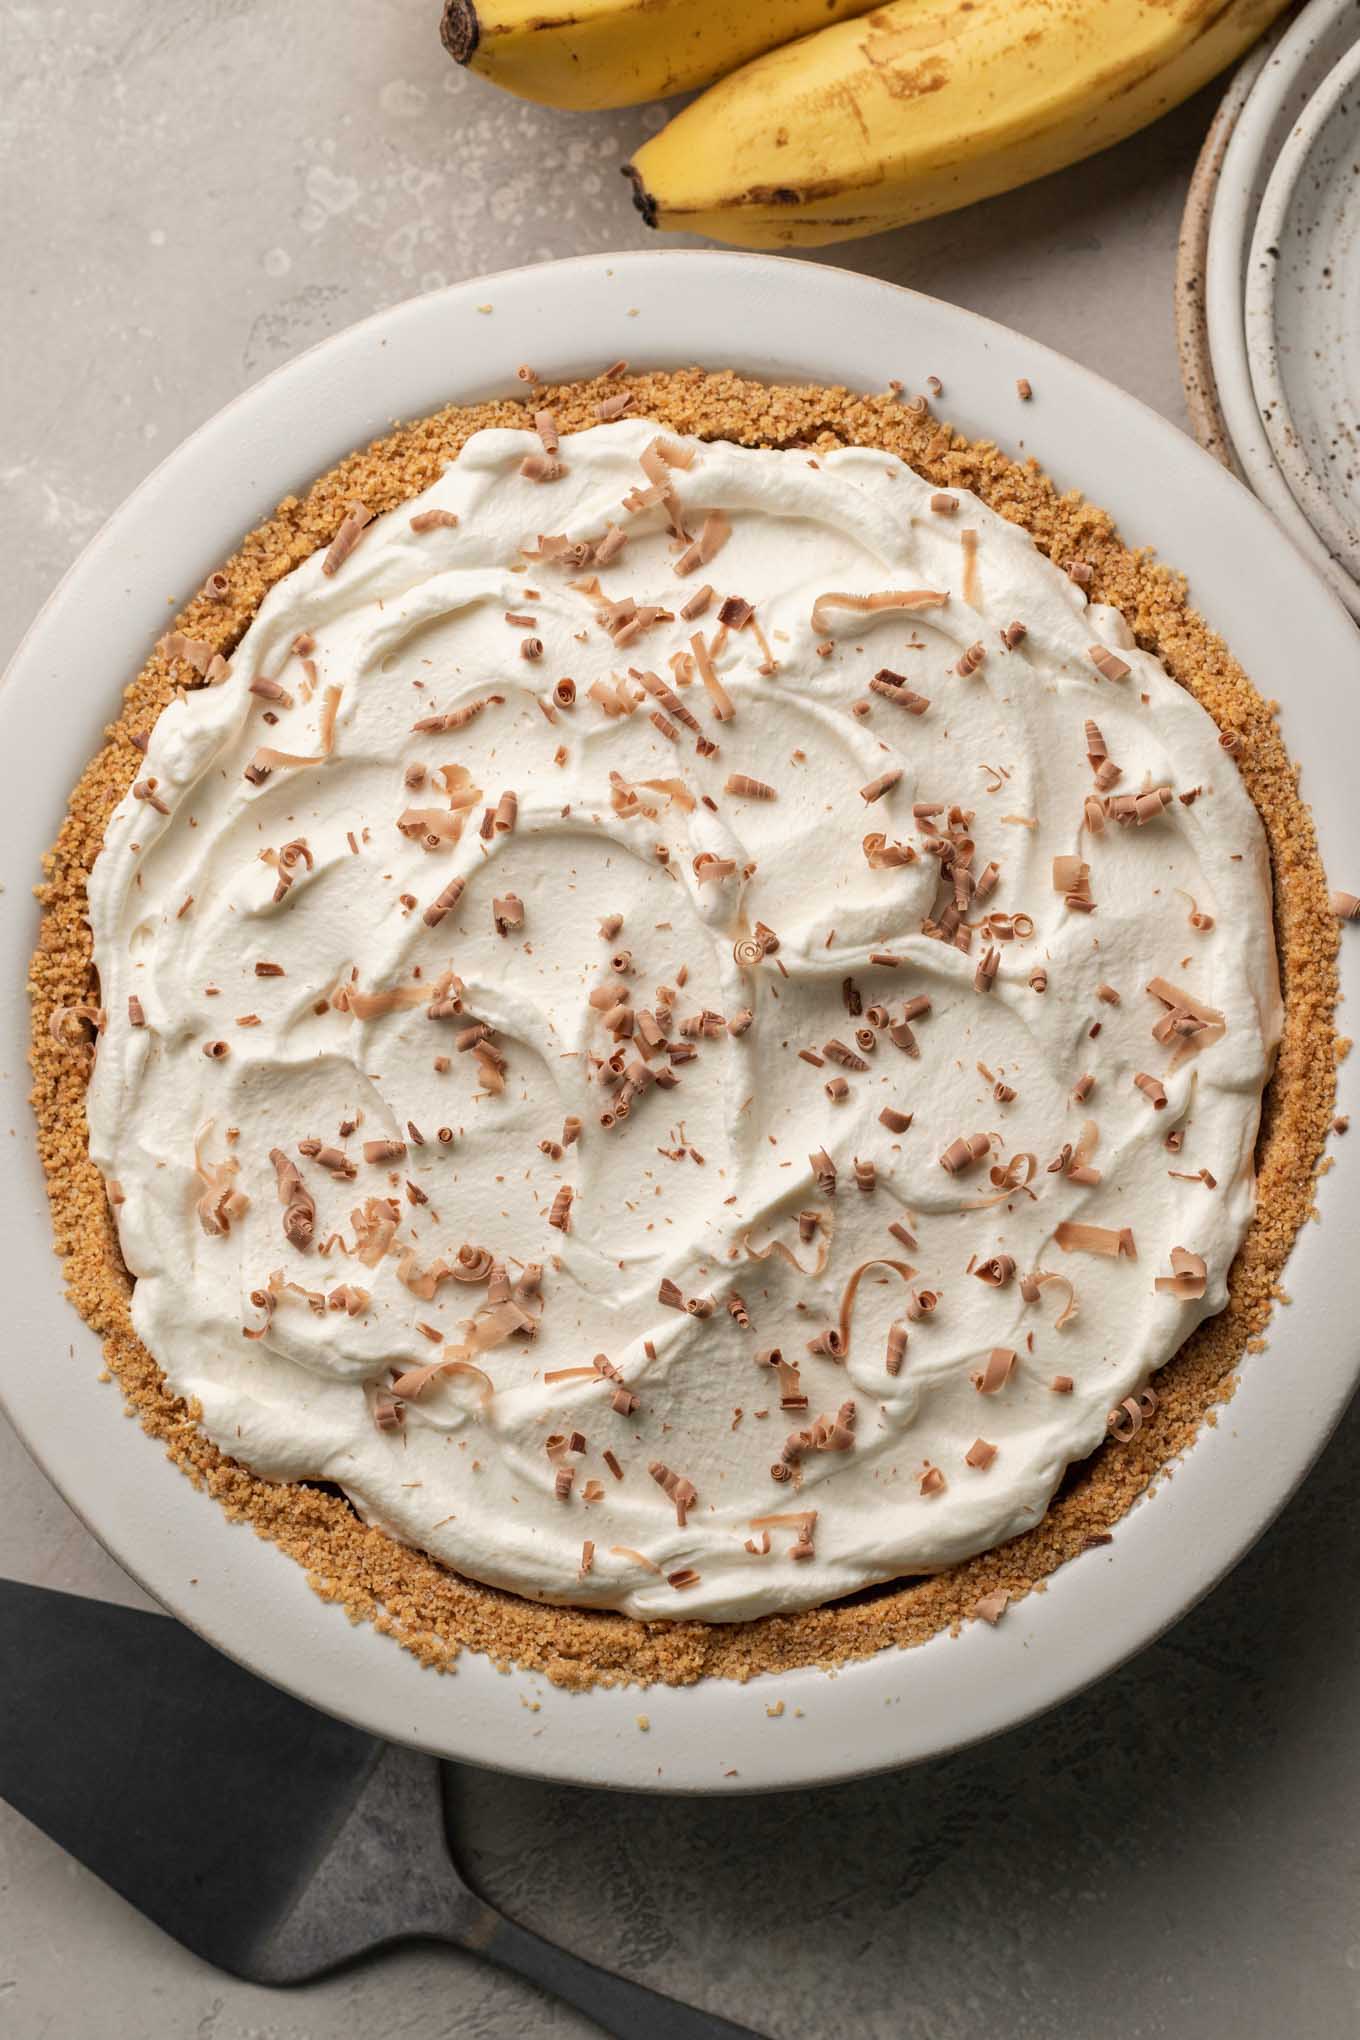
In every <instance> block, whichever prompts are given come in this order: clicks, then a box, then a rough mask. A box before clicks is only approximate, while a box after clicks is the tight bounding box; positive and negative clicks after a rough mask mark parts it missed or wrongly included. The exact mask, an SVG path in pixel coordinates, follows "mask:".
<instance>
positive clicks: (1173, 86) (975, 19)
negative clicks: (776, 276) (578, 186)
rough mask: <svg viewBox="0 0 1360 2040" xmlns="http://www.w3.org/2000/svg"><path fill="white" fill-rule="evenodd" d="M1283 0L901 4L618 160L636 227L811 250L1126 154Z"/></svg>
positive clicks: (800, 48) (743, 80)
mask: <svg viewBox="0 0 1360 2040" xmlns="http://www.w3.org/2000/svg"><path fill="white" fill-rule="evenodd" d="M1286 4H1287V0H895V4H891V5H888V6H884V7H879V8H876V9H875V11H874V12H873V13H871V14H868V15H866V16H864V17H863V18H862V19H858V20H855V21H850V22H845V23H842V24H841V25H839V26H837V27H832V28H824V29H822V30H821V31H820V32H819V33H818V34H816V35H809V36H805V37H804V38H803V40H802V41H801V42H795V43H789V44H787V45H786V46H785V47H784V48H782V49H776V50H771V51H770V53H769V54H768V55H767V56H763V57H758V58H757V59H756V60H755V61H754V62H753V63H749V64H747V65H745V67H744V68H743V69H742V70H740V71H734V72H733V73H732V74H731V76H730V77H726V78H724V79H723V80H722V82H721V83H720V84H718V85H715V86H713V88H712V89H711V90H710V91H708V92H706V93H704V94H703V96H702V97H701V98H699V99H697V100H695V101H694V102H693V103H692V104H691V105H689V106H687V107H685V108H683V109H682V111H681V112H680V113H678V114H677V115H676V116H675V118H674V119H673V120H672V121H671V122H670V123H669V125H668V126H667V127H665V128H663V129H662V130H661V132H660V133H659V134H658V135H655V136H653V138H652V139H651V140H650V141H648V142H645V143H644V144H643V146H642V148H641V149H639V150H638V152H637V154H636V156H635V157H634V158H633V161H632V162H631V163H629V164H627V165H626V166H625V169H626V173H627V175H628V176H630V177H631V178H632V180H633V186H634V199H635V203H636V204H637V207H638V210H639V211H640V212H641V213H642V216H643V218H644V219H645V220H646V221H647V223H648V225H649V226H653V227H659V228H661V229H662V230H663V231H668V232H684V233H697V234H708V235H711V236H712V238H713V239H714V240H717V241H728V242H731V243H733V244H734V245H736V246H737V247H741V248H790V247H804V248H807V247H817V246H820V245H823V244H824V243H826V242H828V241H848V240H854V239H855V238H857V237H858V236H859V235H861V234H876V233H880V232H882V231H883V230H884V229H885V228H888V227H898V226H902V225H904V224H905V223H906V222H907V221H908V220H918V219H925V218H927V217H928V216H929V215H930V214H932V213H940V212H948V211H949V210H950V208H951V207H954V206H960V205H969V204H971V203H972V202H973V200H975V199H979V198H987V197H989V196H990V195H991V194H992V193H994V192H998V191H1008V190H1010V189H1011V188H1012V187H1013V186H1014V185H1017V184H1024V183H1026V182H1028V181H1029V179H1031V178H1034V177H1042V176H1044V175H1045V174H1046V173H1047V172H1048V171H1050V170H1059V169H1062V168H1063V167H1064V165H1066V164H1068V163H1075V162H1077V161H1078V160H1079V159H1080V158H1081V157H1083V156H1089V155H1093V154H1094V153H1095V151H1096V150H1097V149H1104V148H1107V147H1108V146H1109V145H1110V144H1111V143H1112V142H1118V141H1122V140H1123V138H1124V137H1125V136H1126V135H1130V134H1132V133H1133V132H1134V130H1135V129H1136V128H1140V127H1143V126H1144V125H1145V124H1146V123H1147V122H1148V121H1151V120H1155V119H1156V117H1157V115H1158V114H1160V113H1165V112H1166V111H1167V110H1168V109H1169V108H1170V107H1173V106H1176V105H1177V104H1179V102H1180V101H1181V100H1182V99H1186V98H1188V97H1189V95H1190V94H1191V93H1192V92H1195V91H1197V90H1198V89H1199V87H1200V86H1201V85H1203V84H1204V83H1205V82H1206V80H1207V79H1209V78H1212V77H1213V75H1214V73H1215V72H1216V71H1219V70H1221V69H1222V68H1223V66H1224V65H1225V64H1229V63H1231V62H1232V60H1233V59H1234V58H1235V57H1236V56H1238V55H1240V53H1241V52H1242V51H1243V50H1244V49H1246V48H1247V47H1248V45H1249V44H1251V43H1253V42H1254V41H1255V40H1256V38H1257V37H1258V36H1259V35H1260V34H1261V33H1262V32H1263V30H1264V29H1265V28H1267V27H1268V26H1269V24H1270V22H1271V21H1273V20H1274V18H1275V16H1276V15H1278V14H1280V13H1281V12H1282V11H1283V9H1284V7H1285V5H1286Z"/></svg>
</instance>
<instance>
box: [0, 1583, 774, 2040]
mask: <svg viewBox="0 0 1360 2040" xmlns="http://www.w3.org/2000/svg"><path fill="white" fill-rule="evenodd" d="M0 1796H3V1797H4V1798H5V1799H7V1800H8V1801H9V1802H10V1804H11V1806H13V1807H15V1808H17V1810H18V1811H19V1812H20V1813H21V1814H23V1815H24V1817H25V1819H27V1820H30V1821H32V1822H33V1824H34V1826H35V1827H39V1828H41V1829H42V1831H43V1833H44V1834H47V1835H50V1836H51V1837H52V1839H53V1841H55V1842H58V1843H59V1844H60V1845H61V1847H62V1848H64V1849H66V1850H69V1852H70V1853H71V1855H73V1856H75V1857H76V1858H77V1859H78V1861H80V1862H81V1863H83V1864H84V1865H85V1867H86V1868H87V1869H89V1870H92V1871H93V1872H94V1873H95V1875H96V1876H97V1877H100V1878H102V1879H103V1881H104V1882H105V1883H106V1884H109V1885H111V1886H112V1887H113V1889H114V1890H115V1891H116V1892H118V1893H119V1894H120V1895H121V1896H122V1897H123V1898H125V1899H127V1900H128V1902H129V1903H130V1904H131V1905H134V1906H136V1907H137V1909H138V1911H139V1912H143V1913H145V1914H146V1915H147V1917H148V1918H149V1919H152V1920H154V1921H155V1922H156V1924H157V1926H159V1927H162V1928H164V1930H165V1932H166V1933H167V1934H172V1935H173V1936H174V1938H175V1939H176V1940H177V1941H180V1942H182V1943H183V1944H184V1946H185V1947H186V1948H190V1949H192V1950H193V1952H194V1953H195V1954H196V1955H200V1956H202V1957H203V1959H204V1960H205V1961H206V1962H211V1963H212V1964H214V1966H215V1967H217V1968H218V1969H225V1970H228V1971H230V1972H231V1974H232V1975H234V1976H240V1977H244V1978H245V1979H246V1980H247V1981H249V1982H251V1983H263V1984H289V1983H303V1982H306V1981H307V1980H308V1979H310V1978H312V1977H317V1976H323V1975H325V1973H326V1972H327V1971H328V1970H332V1969H334V1968H336V1967H337V1966H338V1965H339V1964H341V1963H344V1962H349V1961H351V1960H353V1959H354V1958H355V1957H356V1956H359V1955H365V1954H368V1953H370V1952H371V1951H372V1950H374V1949H377V1948H383V1947H387V1946H390V1945H391V1944H392V1943H393V1942H396V1941H406V1940H411V1939H416V1938H423V1939H428V1940H436V1941H451V1942H452V1943H453V1944H454V1946H455V1947H458V1948H467V1949H470V1950H472V1951H474V1952H475V1953H477V1954H479V1955H485V1956H486V1957H488V1959H489V1960H490V1961H492V1962H497V1963H499V1964H500V1965H501V1966H502V1967H503V1968H505V1969H511V1970H514V1971H515V1972H516V1974H517V1975H520V1976H524V1977H528V1978H529V1979H530V1981H531V1982H533V1983H536V1984H538V1985H540V1986H541V1987H542V1988H543V1989H544V1990H547V1991H551V1992H553V1993H554V1994H555V1995H556V1996H558V1997H561V1998H565V1999H566V2000H567V2001H568V2002H569V2003H570V2004H573V2005H575V2006H576V2007H577V2009H578V2010H579V2011H582V2012H585V2013H586V2014H587V2016H588V2017H590V2018H592V2019H594V2020H595V2021H596V2022H597V2023H598V2024H599V2025H600V2026H602V2027H603V2028H604V2030H605V2031H606V2032H607V2033H614V2034H617V2035H620V2036H622V2040H723V2036H727V2040H753V2036H752V2034H751V2032H750V2029H749V2028H748V2027H745V2026H734V2025H732V2024H731V2023H730V2022H729V2021H728V2020H726V2019H719V2018H715V2017H713V2016H712V2014H710V2013H708V2012H701V2011H696V2010H694V2009H692V2008H691V2007H690V2006H688V2005H682V2004H677V2003H676V2002H675V2000H674V1999H673V1998H666V1997H661V1996H658V1994H657V1993H656V1992H655V1991H650V1990H647V1989H645V1988H644V1986H643V1985H641V1984H638V1983H630V1982H629V1981H628V1980H627V1979H626V1978H624V1977H621V1976H611V1975H610V1974H609V1973H608V1972H607V1971H606V1970H603V1969H596V1968H595V1967H594V1965H593V1964H591V1963H589V1962H583V1961H582V1960H581V1959H580V1957H579V1956H576V1955H569V1954H568V1953H567V1952H566V1950H565V1949H562V1948H555V1947H553V1946H552V1944H551V1943H550V1942H548V1941H541V1940H540V1939H539V1938H538V1936H537V1935H536V1934H531V1933H528V1932H526V1930H525V1929H524V1928H523V1927H517V1926H515V1925H513V1924H512V1922H511V1921H509V1920H507V1919H502V1917H501V1915H500V1914H499V1913H498V1912H495V1911H493V1909H492V1908H491V1907H490V1906H489V1905H486V1904H484V1903H483V1901H482V1900H481V1899H480V1898H478V1897H477V1896H476V1894H475V1893H474V1892H472V1891H470V1890H469V1889H468V1887H467V1885H466V1884H464V1882H463V1880H462V1878H461V1877H460V1876H459V1874H458V1872H457V1870H456V1869H455V1868H454V1866H453V1863H452V1862H451V1860H450V1858H449V1853H448V1848H447V1845H446V1840H445V1830H444V1802H443V1793H442V1789H441V1780H440V1770H439V1764H438V1761H437V1760H436V1759H435V1758H434V1757H428V1756H422V1755H421V1754H419V1753H418V1752H417V1751H415V1750H407V1749H401V1748H398V1747H397V1746H396V1745H394V1744H389V1743H383V1742H379V1741H378V1740H377V1739H376V1738H375V1737H373V1736H370V1735H365V1734H364V1733H363V1732H362V1731H361V1730H359V1729H357V1728H349V1727H347V1726H346V1725H345V1724H344V1723H343V1722H340V1721H334V1720H332V1719H331V1718H330V1716H329V1715H325V1714H318V1713H316V1712H315V1711H314V1710H313V1709H312V1708H310V1707H307V1706H305V1705H304V1704H303V1703H302V1702H301V1701H299V1700H293V1699H291V1698H290V1697H289V1696H288V1695H287V1694H286V1693H281V1692H279V1691H278V1690H277V1689H276V1688H275V1687H273V1686H268V1685H265V1684H264V1682H263V1681H262V1680H259V1679H257V1678H255V1677H254V1676H253V1675H252V1674H251V1673H249V1672H245V1671H242V1670H241V1669H240V1667H239V1666H237V1665H235V1664H233V1663H232V1662H231V1661H230V1660H229V1659H228V1658H225V1657H223V1656H221V1655H220V1654H219V1653H218V1652H217V1651H215V1650H213V1649H212V1648H211V1647H210V1646H209V1645H208V1644H205V1643H202V1642H200V1640H199V1639H198V1638H197V1637H196V1636H194V1635H193V1634H191V1632H190V1631H189V1630H187V1629H185V1628H183V1627H181V1625H180V1624H179V1623H178V1622H173V1621H169V1620H167V1619H166V1618H165V1617H164V1616H161V1615H149V1614H144V1613H142V1612H140V1611H138V1610H134V1609H130V1608H118V1607H114V1606H112V1605H110V1604H109V1603H107V1602H103V1601H90V1600H85V1599H82V1598H80V1597H78V1596H76V1595H72V1594H58V1593H53V1592H52V1591H51V1590H50V1589H48V1588H45V1587H28V1586H20V1585H18V1584H16V1583H15V1582H13V1581H8V1580H0Z"/></svg>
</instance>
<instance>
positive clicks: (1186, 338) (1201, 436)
mask: <svg viewBox="0 0 1360 2040" xmlns="http://www.w3.org/2000/svg"><path fill="white" fill-rule="evenodd" d="M1282 34H1283V27H1282V25H1281V26H1277V27H1276V28H1275V29H1273V30H1272V31H1271V33H1270V35H1268V36H1267V37H1266V38H1265V40H1264V41H1262V42H1259V43H1258V44H1257V45H1256V48H1255V49H1254V50H1249V51H1248V52H1247V54H1246V56H1245V57H1244V58H1243V59H1242V61H1241V63H1240V64H1239V65H1238V67H1237V69H1236V70H1235V71H1234V72H1233V75H1232V80H1231V83H1230V84H1229V86H1228V89H1227V91H1226V92H1225V93H1224V95H1223V97H1222V99H1221V100H1220V101H1219V103H1218V111H1217V112H1216V113H1215V115H1214V117H1213V120H1212V121H1211V122H1210V124H1209V132H1208V134H1207V135H1206V136H1205V137H1204V145H1203V147H1202V148H1201V150H1200V152H1199V155H1198V156H1197V158H1196V159H1195V168H1194V172H1193V175H1192V176H1191V179H1190V189H1189V191H1188V192H1187V193H1186V198H1185V211H1184V212H1183V213H1182V214H1181V231H1180V238H1179V240H1178V241H1177V244H1176V299H1175V302H1176V352H1177V354H1178V356H1179V358H1180V369H1181V388H1182V389H1183V390H1184V392H1185V408H1186V410H1187V411H1188V412H1189V413H1190V429H1191V431H1192V432H1193V433H1194V435H1195V437H1196V439H1197V440H1198V441H1199V443H1200V445H1201V446H1202V447H1203V448H1204V450H1205V452H1206V453H1211V454H1212V455H1213V457H1214V459H1215V460H1220V461H1222V463H1223V465H1224V467H1226V468H1231V469H1232V470H1233V472H1234V474H1238V475H1240V474H1241V472H1242V470H1241V466H1240V464H1239V462H1238V459H1237V455H1236V453H1235V452H1234V451H1233V443H1232V437H1231V434H1230V433H1229V431H1228V427H1227V422H1226V420H1225V419H1224V416H1223V410H1222V407H1221V405H1220V404H1219V401H1218V383H1217V381H1216V379H1215V376H1214V360H1213V354H1212V352H1211V350H1210V347H1209V319H1208V315H1207V313H1206V311H1205V308H1204V272H1205V266H1206V263H1207V261H1208V255H1209V222H1210V220H1211V219H1212V218H1213V211H1214V201H1215V199H1216V198H1217V196H1218V184H1219V178H1220V176H1221V175H1222V171H1223V158H1224V156H1225V154H1226V153H1227V148H1228V144H1229V142H1230V141H1231V140H1232V138H1233V132H1234V130H1235V129H1236V126H1237V123H1238V121H1239V120H1240V118H1241V115H1242V109H1243V107H1244V106H1245V105H1246V103H1247V99H1248V97H1249V96H1250V93H1251V89H1252V87H1253V86H1254V85H1255V83H1256V80H1257V79H1258V78H1259V77H1260V75H1261V73H1262V71H1263V70H1264V69H1265V66H1266V62H1267V59H1268V58H1269V56H1270V53H1271V51H1272V49H1274V47H1275V45H1276V43H1277V42H1278V41H1279V39H1280V36H1281V35H1282Z"/></svg>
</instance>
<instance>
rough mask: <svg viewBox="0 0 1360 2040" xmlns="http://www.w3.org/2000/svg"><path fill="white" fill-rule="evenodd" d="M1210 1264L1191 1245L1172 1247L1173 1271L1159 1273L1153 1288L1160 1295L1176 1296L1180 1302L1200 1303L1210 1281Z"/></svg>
mask: <svg viewBox="0 0 1360 2040" xmlns="http://www.w3.org/2000/svg"><path fill="white" fill-rule="evenodd" d="M1208 1272H1209V1271H1208V1265H1207V1263H1206V1262H1205V1259H1204V1256H1203V1255H1202V1254H1196V1253H1192V1252H1191V1250H1190V1249H1189V1247H1173V1248H1172V1249H1171V1273H1170V1274H1169V1275H1159V1276H1158V1277H1157V1278H1156V1280H1155V1281H1154V1283H1153V1285H1152V1286H1153V1288H1154V1289H1155V1290H1156V1291H1157V1293H1158V1295H1159V1296H1174V1297H1175V1298H1176V1299H1177V1301H1178V1302H1180V1303H1198V1302H1199V1300H1200V1298H1201V1297H1202V1296H1203V1295H1204V1291H1205V1287H1206V1284H1207V1281H1208Z"/></svg>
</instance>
